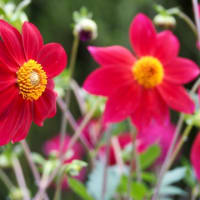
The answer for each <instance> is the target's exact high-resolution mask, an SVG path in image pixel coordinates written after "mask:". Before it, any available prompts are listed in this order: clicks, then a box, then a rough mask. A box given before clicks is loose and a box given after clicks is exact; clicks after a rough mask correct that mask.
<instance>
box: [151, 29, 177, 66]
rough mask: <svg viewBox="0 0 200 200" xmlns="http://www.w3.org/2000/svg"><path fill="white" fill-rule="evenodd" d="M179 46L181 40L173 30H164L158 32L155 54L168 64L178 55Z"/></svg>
mask: <svg viewBox="0 0 200 200" xmlns="http://www.w3.org/2000/svg"><path fill="white" fill-rule="evenodd" d="M179 47H180V44H179V41H178V39H177V38H176V36H175V35H174V34H173V33H172V32H171V31H162V32H161V33H158V34H157V38H156V44H155V50H154V53H153V55H154V56H155V57H157V58H158V59H159V60H160V61H161V62H163V63H164V64H167V63H169V62H170V61H171V60H173V59H174V58H176V57H177V56H178V52H179Z"/></svg>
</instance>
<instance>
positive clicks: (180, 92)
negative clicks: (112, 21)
mask: <svg viewBox="0 0 200 200" xmlns="http://www.w3.org/2000/svg"><path fill="white" fill-rule="evenodd" d="M130 41H131V45H132V48H133V50H134V52H135V55H133V53H131V52H130V51H129V50H127V49H126V48H124V47H122V46H110V47H89V48H88V49H89V51H90V53H91V54H92V56H93V58H94V59H95V60H96V62H97V63H99V64H100V65H101V66H102V67H101V68H99V69H97V70H96V71H94V72H93V73H92V74H90V75H89V77H88V78H87V80H86V81H85V83H84V88H85V89H86V90H87V91H88V92H90V93H92V94H95V95H102V96H105V97H108V101H107V103H106V108H105V112H104V121H105V122H118V121H121V120H124V119H125V118H127V117H128V116H130V117H131V118H132V120H133V122H134V123H135V124H136V125H137V126H138V127H141V126H142V125H143V124H146V123H148V122H150V120H151V119H152V118H154V119H155V120H157V121H158V122H159V123H160V122H163V121H165V119H166V117H167V118H168V115H169V109H168V107H170V108H172V109H175V110H177V111H180V112H184V113H193V112H194V109H195V106H194V103H193V101H192V100H191V99H190V98H189V96H188V94H187V92H186V90H185V89H184V88H183V86H182V84H185V83H188V82H189V81H191V80H193V79H194V78H195V77H196V76H197V75H198V74H199V69H198V66H197V65H196V64H195V63H194V62H193V61H191V60H189V59H186V58H181V57H178V52H179V41H178V40H177V38H176V36H174V35H173V33H172V32H171V31H162V32H160V33H156V30H155V28H154V26H153V24H152V22H151V20H150V19H149V18H148V17H146V16H145V15H144V14H138V15H137V16H136V17H135V19H134V20H133V22H132V23H131V26H130Z"/></svg>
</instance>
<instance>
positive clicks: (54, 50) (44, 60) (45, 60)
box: [37, 43, 67, 78]
mask: <svg viewBox="0 0 200 200" xmlns="http://www.w3.org/2000/svg"><path fill="white" fill-rule="evenodd" d="M37 61H38V62H39V63H40V64H41V65H42V66H43V69H44V70H45V71H46V73H47V76H48V78H53V77H55V76H57V75H58V74H60V73H61V72H62V71H63V70H64V69H65V67H66V64H67V55H66V53H65V50H64V49H63V47H62V46H61V45H60V44H57V43H49V44H46V45H44V46H43V47H42V49H41V50H40V52H39V54H38V58H37Z"/></svg>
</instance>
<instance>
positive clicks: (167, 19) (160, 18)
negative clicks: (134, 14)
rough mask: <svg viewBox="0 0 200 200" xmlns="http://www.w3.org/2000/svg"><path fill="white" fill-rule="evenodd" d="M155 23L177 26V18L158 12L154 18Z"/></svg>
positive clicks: (168, 26)
mask: <svg viewBox="0 0 200 200" xmlns="http://www.w3.org/2000/svg"><path fill="white" fill-rule="evenodd" d="M153 21H154V23H155V25H157V26H160V27H163V28H174V27H175V26H176V19H175V18H174V17H173V16H170V15H162V14H158V15H156V16H155V17H154V19H153Z"/></svg>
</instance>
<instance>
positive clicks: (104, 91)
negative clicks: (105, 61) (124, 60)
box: [83, 66, 134, 96]
mask: <svg viewBox="0 0 200 200" xmlns="http://www.w3.org/2000/svg"><path fill="white" fill-rule="evenodd" d="M127 83H130V84H131V83H132V84H134V78H133V74H132V72H131V69H129V68H124V67H116V66H113V67H101V68H99V69H97V70H95V71H94V72H92V73H91V74H90V75H89V76H88V77H87V79H86V81H85V83H84V86H83V88H84V89H85V90H87V91H88V92H90V93H92V94H95V95H102V96H109V95H111V94H112V93H113V92H114V91H115V90H117V89H118V88H119V87H121V86H122V85H125V84H127Z"/></svg>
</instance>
